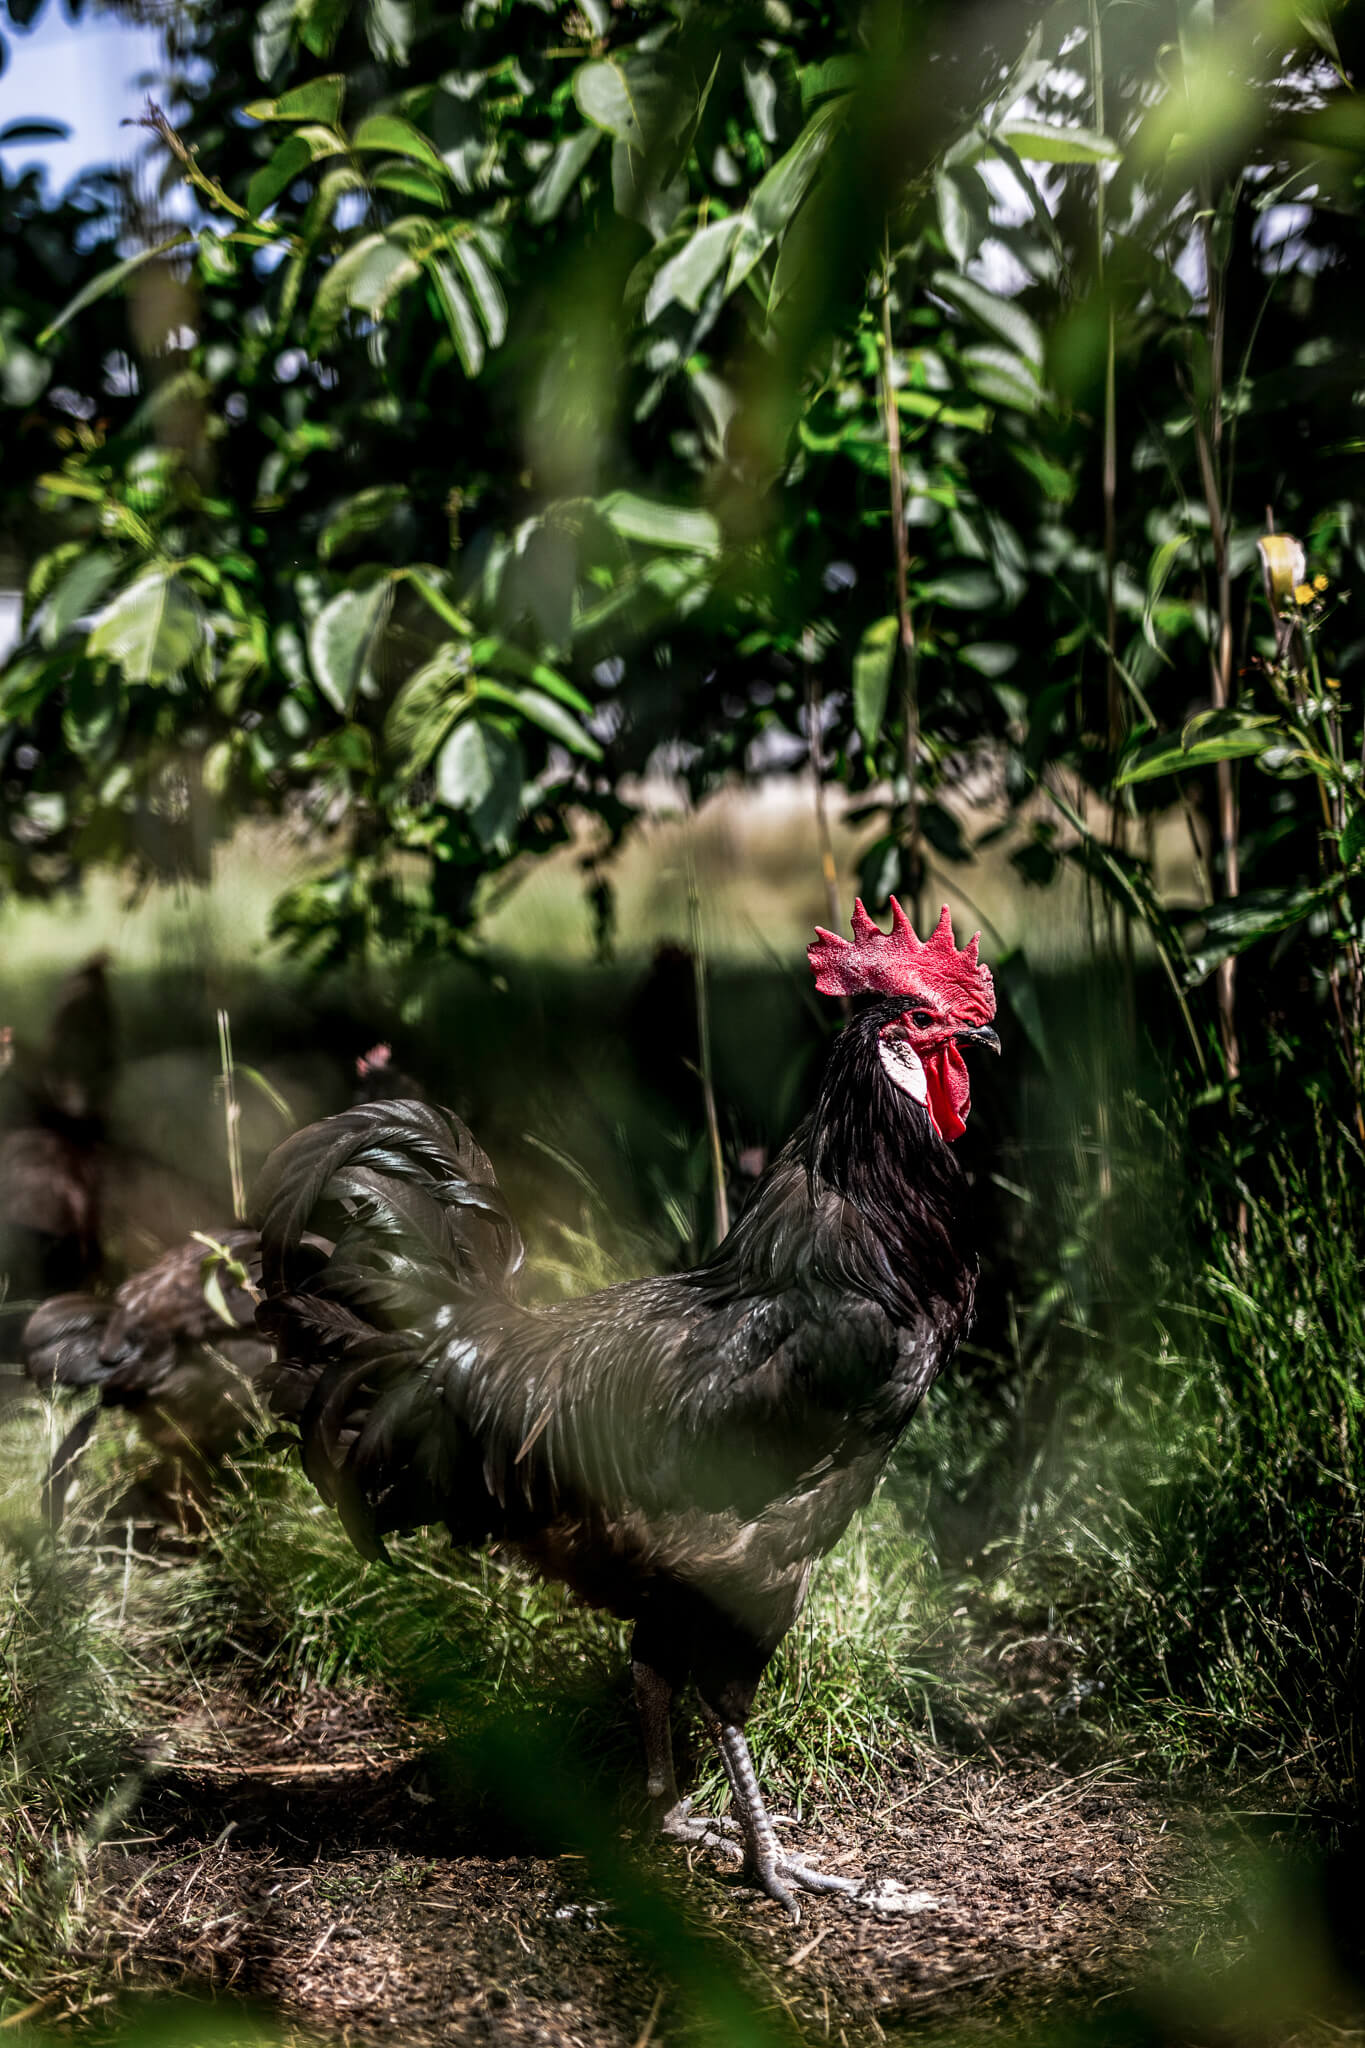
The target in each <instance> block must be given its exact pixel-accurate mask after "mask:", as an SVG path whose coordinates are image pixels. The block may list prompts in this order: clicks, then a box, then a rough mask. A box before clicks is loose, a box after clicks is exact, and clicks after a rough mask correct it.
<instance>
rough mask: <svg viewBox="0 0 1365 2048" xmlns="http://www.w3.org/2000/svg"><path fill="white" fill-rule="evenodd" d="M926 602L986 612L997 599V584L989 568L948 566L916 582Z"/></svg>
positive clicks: (998, 589) (968, 610) (966, 610)
mask: <svg viewBox="0 0 1365 2048" xmlns="http://www.w3.org/2000/svg"><path fill="white" fill-rule="evenodd" d="M919 594H920V597H921V598H922V599H924V600H925V601H926V602H928V603H934V604H946V605H951V606H952V607H953V608H954V610H957V611H964V612H970V611H987V610H989V608H990V607H991V606H992V605H993V604H998V603H999V600H1000V586H999V584H998V583H997V582H996V580H995V578H994V576H992V575H991V572H990V570H989V569H951V570H949V571H948V572H947V573H946V574H945V575H942V576H935V577H934V578H933V579H932V581H931V582H928V583H922V584H921V585H920V589H919Z"/></svg>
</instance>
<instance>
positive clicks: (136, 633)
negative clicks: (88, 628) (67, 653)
mask: <svg viewBox="0 0 1365 2048" xmlns="http://www.w3.org/2000/svg"><path fill="white" fill-rule="evenodd" d="M203 638H204V617H203V612H202V611H201V609H200V606H199V601H198V599H197V598H196V597H195V595H194V593H193V591H192V590H190V589H188V588H187V587H186V585H185V584H184V583H182V582H181V581H180V579H179V577H177V576H176V575H175V574H174V572H173V571H172V570H170V569H154V570H153V571H152V572H151V573H150V574H149V575H144V576H140V577H139V578H138V579H137V581H136V582H135V583H130V584H129V585H128V587H127V589H126V590H121V591H120V592H119V594H118V596H117V597H116V598H115V599H114V601H113V603H112V604H111V605H109V606H108V608H107V609H106V610H105V611H104V612H103V613H102V614H101V616H100V618H99V620H98V622H97V624H96V626H95V628H94V630H93V632H92V633H91V635H90V639H89V643H88V646H89V651H90V653H91V654H92V655H105V656H107V657H108V659H109V660H110V661H113V662H116V663H117V664H118V666H119V667H120V668H121V669H122V670H123V673H124V676H125V678H126V680H127V681H128V682H130V683H164V682H165V681H166V680H167V678H168V677H170V676H173V675H175V674H176V673H177V672H178V671H179V670H180V669H182V668H183V667H184V666H185V664H186V662H188V661H189V660H190V659H191V658H192V657H193V655H195V654H196V653H197V652H198V650H199V648H200V646H201V645H202V643H203Z"/></svg>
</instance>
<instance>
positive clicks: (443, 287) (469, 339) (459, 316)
mask: <svg viewBox="0 0 1365 2048" xmlns="http://www.w3.org/2000/svg"><path fill="white" fill-rule="evenodd" d="M427 275H428V276H429V277H430V279H431V282H432V285H433V286H434V288H435V291H436V297H437V299H438V301H439V303H440V307H441V311H442V313H444V315H445V320H446V325H447V327H448V328H449V329H450V332H451V335H452V337H453V339H454V342H455V346H456V348H457V350H458V351H459V356H460V361H461V362H462V363H463V365H464V373H465V375H466V377H477V376H478V374H479V372H480V370H481V369H482V368H483V357H484V347H483V330H482V328H481V327H480V326H479V323H478V321H477V320H476V319H475V317H474V308H473V307H472V306H471V305H470V303H469V296H468V294H467V293H466V291H465V288H464V286H463V284H462V283H461V282H460V280H459V278H458V277H457V276H456V275H455V271H454V268H453V266H452V265H451V263H450V262H449V260H448V259H447V258H446V257H444V256H429V257H428V258H427Z"/></svg>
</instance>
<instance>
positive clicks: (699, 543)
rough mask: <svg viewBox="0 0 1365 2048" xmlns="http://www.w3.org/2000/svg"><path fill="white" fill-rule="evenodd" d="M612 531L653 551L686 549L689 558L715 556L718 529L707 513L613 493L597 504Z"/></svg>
mask: <svg viewBox="0 0 1365 2048" xmlns="http://www.w3.org/2000/svg"><path fill="white" fill-rule="evenodd" d="M597 509H598V511H599V512H600V513H601V514H602V517H603V518H604V519H605V520H606V522H607V524H608V526H610V527H611V529H612V531H613V532H615V533H619V534H621V535H622V536H623V538H625V539H626V540H640V541H649V542H651V543H652V544H653V545H654V546H655V547H661V548H686V549H687V550H688V551H689V552H690V553H692V554H705V555H712V554H715V552H716V551H717V549H718V548H719V546H720V528H719V526H718V525H717V524H716V521H715V520H714V519H713V518H712V516H711V514H710V513H709V512H695V511H688V510H687V509H686V507H684V506H682V505H668V504H664V503H662V502H661V501H659V500H657V499H653V498H640V497H637V496H636V495H635V493H634V492H633V491H613V492H612V493H611V495H610V497H607V498H603V499H601V500H600V501H599V503H598V508H597Z"/></svg>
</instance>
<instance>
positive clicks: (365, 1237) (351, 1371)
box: [255, 1102, 524, 1557]
mask: <svg viewBox="0 0 1365 2048" xmlns="http://www.w3.org/2000/svg"><path fill="white" fill-rule="evenodd" d="M255 1209H256V1216H257V1219H258V1221H259V1225H260V1232H261V1273H262V1282H263V1285H264V1289H265V1300H264V1301H263V1302H262V1303H261V1305H260V1307H259V1309H258V1310H257V1322H258V1323H259V1325H260V1327H261V1328H262V1329H263V1330H264V1331H265V1332H266V1333H267V1334H268V1335H269V1336H270V1337H271V1338H272V1339H273V1340H274V1342H275V1344H276V1346H277V1351H278V1356H277V1362H276V1364H275V1366H274V1368H273V1371H272V1375H271V1379H270V1384H269V1393H270V1402H271V1406H272V1408H273V1409H274V1410H275V1412H276V1414H277V1415H279V1416H280V1417H281V1418H282V1419H283V1420H284V1421H287V1422H293V1423H295V1424H296V1425H297V1427H298V1430H299V1435H300V1438H301V1441H302V1450H303V1463H304V1469H305V1471H306V1472H307V1473H308V1476H309V1478H310V1479H311V1480H312V1481H313V1484H314V1485H315V1486H316V1487H317V1489H318V1491H319V1493H321V1494H322V1496H323V1498H324V1499H325V1500H328V1501H330V1502H331V1503H332V1504H333V1505H334V1506H335V1507H336V1509H337V1511H338V1513H339V1514H340V1516H341V1518H342V1521H343V1522H344V1523H345V1526H346V1530H347V1533H348V1534H349V1535H350V1537H351V1540H352V1542H353V1543H354V1544H355V1545H356V1547H357V1549H359V1550H360V1551H361V1552H362V1553H363V1554H364V1555H366V1556H370V1557H382V1556H384V1555H385V1552H384V1548H383V1543H382V1541H381V1535H380V1531H381V1526H382V1527H384V1528H395V1527H400V1526H409V1527H411V1526H415V1525H416V1524H417V1523H419V1522H421V1521H423V1520H428V1519H431V1518H432V1515H433V1514H434V1513H435V1512H436V1502H437V1501H438V1499H439V1490H438V1478H439V1475H437V1474H436V1473H434V1472H433V1473H432V1474H430V1475H428V1478H429V1480H430V1484H428V1483H427V1480H426V1479H424V1476H423V1473H422V1471H421V1469H420V1461H419V1464H418V1466H416V1467H414V1466H411V1465H410V1466H409V1467H408V1469H407V1470H406V1472H405V1475H404V1481H403V1493H404V1498H403V1500H402V1502H401V1503H397V1502H395V1503H392V1504H386V1503H385V1502H384V1501H382V1500H376V1499H375V1497H374V1494H373V1491H372V1490H366V1491H365V1492H362V1490H361V1488H360V1487H359V1485H358V1484H357V1482H356V1480H355V1478H354V1476H353V1475H354V1470H355V1465H356V1460H355V1459H354V1457H353V1456H352V1453H353V1451H354V1449H355V1447H356V1445H357V1442H358V1440H359V1439H361V1438H362V1437H363V1436H364V1434H365V1431H366V1426H367V1424H368V1423H369V1422H370V1419H371V1417H372V1415H374V1413H375V1405H376V1403H377V1402H378V1401H379V1397H380V1396H381V1394H385V1393H387V1392H388V1391H390V1390H391V1389H392V1388H393V1387H394V1385H395V1383H396V1382H397V1381H399V1380H401V1379H402V1377H403V1375H404V1374H406V1373H408V1372H410V1371H411V1369H412V1367H413V1366H414V1365H416V1364H417V1362H418V1361H419V1360H420V1358H421V1355H422V1352H423V1351H424V1349H425V1348H426V1345H427V1343H428V1342H429V1341H430V1339H431V1337H432V1336H434V1335H435V1329H436V1326H435V1324H434V1322H433V1320H432V1319H433V1318H434V1317H436V1314H437V1311H439V1310H441V1309H443V1308H446V1309H448V1308H449V1306H450V1305H451V1304H452V1302H453V1301H456V1300H459V1299H460V1298H462V1297H463V1298H465V1299H470V1298H472V1297H475V1296H477V1295H486V1294H489V1293H492V1294H495V1295H499V1296H502V1297H504V1298H505V1297H506V1294H507V1290H508V1286H509V1283H510V1281H511V1279H512V1276H513V1275H514V1274H515V1272H516V1271H517V1269H518V1267H519V1266H520V1264H521V1262H522V1258H523V1256H524V1251H523V1246H522V1240H521V1233H520V1232H519V1231H518V1229H517V1227H516V1224H515V1223H514V1222H513V1220H512V1217H511V1213H510V1212H509V1210H508V1207H507V1204H506V1201H505V1200H504V1198H503V1194H502V1191H501V1189H500V1188H499V1187H498V1184H497V1179H496V1177H495V1175H494V1172H493V1166H492V1162H491V1161H490V1160H489V1158H488V1156H487V1154H486V1153H485V1152H484V1151H483V1150H482V1148H481V1147H480V1146H479V1145H478V1144H477V1143H476V1142H475V1140H474V1139H473V1137H472V1136H471V1135H470V1133H469V1132H468V1131H467V1130H466V1128H465V1126H464V1125H463V1124H462V1123H461V1122H460V1120H459V1118H458V1117H456V1116H453V1115H452V1114H451V1113H450V1111H448V1110H442V1109H437V1108H434V1107H433V1106H431V1105H430V1104H428V1103H424V1102H369V1103H361V1104H358V1105H357V1106H356V1107H355V1108H353V1109H349V1110H345V1111H343V1112H342V1113H341V1114H340V1115H339V1116H334V1117H329V1118H328V1119H327V1120H326V1121H325V1122H324V1123H320V1124H312V1125H310V1126H309V1127H308V1129H306V1130H303V1131H299V1132H297V1133H296V1134H295V1135H294V1136H293V1137H292V1138H287V1139H286V1140H285V1142H284V1143H283V1144H282V1145H280V1146H279V1147H278V1148H277V1149H276V1150H275V1151H274V1152H272V1154H271V1155H270V1158H269V1159H268V1160H267V1161H266V1163H265V1167H264V1169H263V1171H262V1175H261V1180H260V1183H259V1185H258V1188H257V1192H256V1202H255ZM329 1246H330V1249H328V1247H329ZM419 1496H420V1498H419ZM428 1496H430V1498H428Z"/></svg>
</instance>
